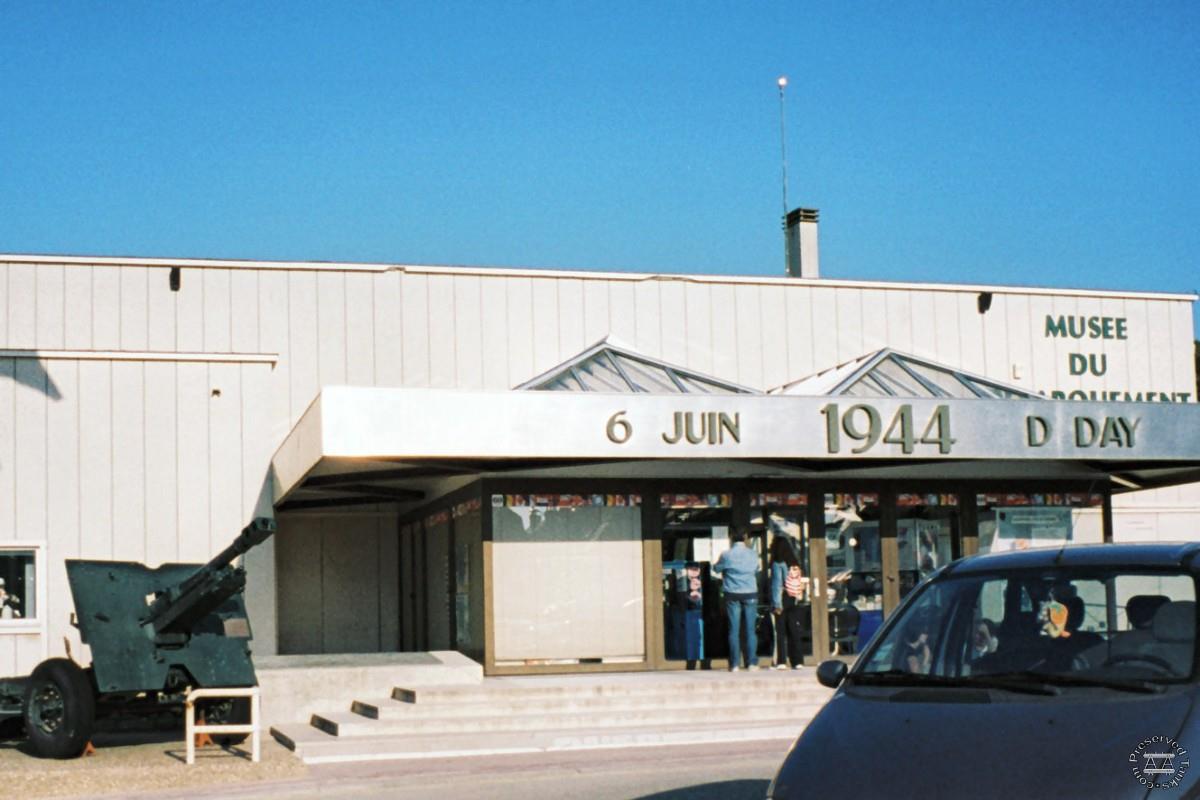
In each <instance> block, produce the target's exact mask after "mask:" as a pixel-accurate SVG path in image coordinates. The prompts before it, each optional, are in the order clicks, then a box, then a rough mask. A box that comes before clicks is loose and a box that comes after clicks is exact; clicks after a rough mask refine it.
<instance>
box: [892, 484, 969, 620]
mask: <svg viewBox="0 0 1200 800" xmlns="http://www.w3.org/2000/svg"><path fill="white" fill-rule="evenodd" d="M957 535H958V495H956V494H916V493H908V494H905V493H901V494H898V495H897V496H896V543H897V545H898V550H899V555H900V596H901V597H904V596H905V595H907V594H908V593H909V592H911V591H912V590H913V587H915V586H916V585H917V584H918V583H920V582H921V581H923V580H924V579H925V578H927V577H928V576H929V575H931V574H933V572H934V570H936V569H938V568H939V567H941V566H943V565H944V564H949V563H950V561H951V560H953V558H954V556H953V553H954V545H953V543H954V540H955V537H956V536H957Z"/></svg>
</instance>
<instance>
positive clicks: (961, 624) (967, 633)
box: [854, 567, 1197, 687]
mask: <svg viewBox="0 0 1200 800" xmlns="http://www.w3.org/2000/svg"><path fill="white" fill-rule="evenodd" d="M1196 624H1197V623H1196V582H1195V580H1194V579H1193V577H1192V576H1191V575H1190V574H1186V573H1183V572H1181V571H1175V572H1163V571H1137V570H1130V569H1113V568H1103V569H1096V568H1091V569H1083V568H1068V567H1061V568H1053V569H1037V570H1014V571H1011V572H997V573H990V574H963V575H957V576H956V575H951V576H948V577H946V578H944V579H942V580H935V581H933V582H931V583H928V584H926V585H925V586H924V587H922V588H921V590H920V593H919V594H918V595H917V596H916V597H914V598H913V599H912V602H910V603H909V604H907V605H906V606H905V607H904V609H903V610H902V611H901V616H900V617H899V618H898V619H896V620H894V621H893V623H892V624H891V625H889V627H888V629H887V631H886V633H885V634H884V636H883V638H882V639H881V640H880V641H879V642H878V643H876V645H875V646H874V647H873V648H872V650H871V651H870V653H868V655H867V657H866V659H865V661H864V662H863V663H862V664H861V665H860V667H859V669H857V670H855V672H854V677H855V678H856V679H858V680H860V681H861V682H869V681H870V680H872V679H876V680H885V679H888V678H891V679H901V680H904V681H906V682H910V681H911V682H925V681H927V682H929V683H942V684H945V683H947V682H951V681H952V682H965V683H969V682H972V681H981V682H983V681H986V680H988V679H998V678H1013V677H1022V678H1026V679H1029V678H1033V679H1038V680H1045V681H1047V682H1050V683H1055V684H1074V685H1088V684H1096V685H1112V686H1114V687H1119V686H1120V685H1121V684H1122V682H1124V684H1126V685H1128V686H1135V685H1146V684H1147V683H1148V682H1149V683H1151V684H1153V683H1159V682H1171V681H1179V680H1183V679H1186V678H1187V677H1188V676H1190V675H1191V674H1192V669H1193V664H1194V660H1195V659H1194V656H1195V653H1194V650H1195V639H1196Z"/></svg>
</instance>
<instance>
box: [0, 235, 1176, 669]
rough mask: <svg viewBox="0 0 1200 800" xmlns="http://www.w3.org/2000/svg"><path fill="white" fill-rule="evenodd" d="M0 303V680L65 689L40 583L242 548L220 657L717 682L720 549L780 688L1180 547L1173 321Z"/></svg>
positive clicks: (811, 275) (295, 281) (237, 289)
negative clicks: (1033, 581)
mask: <svg viewBox="0 0 1200 800" xmlns="http://www.w3.org/2000/svg"><path fill="white" fill-rule="evenodd" d="M813 221H814V224H815V215H814V217H813ZM813 232H814V234H815V229H814V231H813ZM813 255H814V257H815V250H814V252H813ZM0 269H2V270H3V273H4V279H3V280H2V281H0V315H3V316H2V320H0V335H2V336H4V342H3V345H2V348H0V498H3V502H0V579H3V581H4V586H3V587H0V588H2V590H3V591H4V592H5V593H6V594H7V596H8V598H9V600H8V601H2V600H0V675H19V674H25V673H28V672H29V671H30V670H31V669H32V668H33V666H34V665H35V664H36V663H37V662H39V661H40V660H42V659H43V658H46V657H49V656H54V655H60V654H62V653H63V650H64V647H65V646H66V643H70V646H71V648H72V650H73V652H74V654H75V656H76V658H78V659H80V660H81V661H83V660H85V659H86V658H87V653H86V648H85V647H83V646H82V645H81V644H80V642H79V640H78V635H77V632H76V631H75V629H74V628H73V627H72V626H71V625H70V614H71V611H72V603H71V597H70V592H69V589H68V586H67V581H66V572H65V568H64V562H65V560H66V559H70V558H113V559H119V560H129V561H145V562H148V563H150V564H160V563H165V562H176V561H183V562H200V561H204V560H207V559H208V558H209V557H211V556H212V555H213V554H215V553H216V552H218V551H219V550H220V549H221V548H222V547H223V546H224V545H225V544H226V543H227V542H228V541H229V540H231V539H232V538H233V537H234V536H235V535H236V534H237V532H238V531H239V530H240V529H241V527H242V525H243V524H245V522H246V521H247V520H248V519H249V518H250V517H252V516H254V515H256V514H268V515H273V516H275V518H276V520H277V523H278V533H277V534H276V536H275V537H274V538H273V539H272V540H270V541H269V542H268V543H267V544H265V545H263V546H261V547H259V548H257V549H256V550H254V551H252V552H251V553H250V554H248V555H247V556H246V559H245V562H246V566H247V569H248V571H249V574H250V579H249V580H250V583H249V586H248V589H247V602H248V606H249V608H250V614H251V623H252V627H253V632H254V636H255V643H254V650H255V652H256V653H268V654H310V653H360V652H393V651H427V650H458V651H461V652H463V653H465V654H467V655H469V656H470V657H472V658H474V659H477V660H478V661H480V662H481V663H482V664H483V665H484V669H485V671H486V672H487V673H489V674H506V673H528V672H547V671H571V672H574V671H592V670H637V669H677V668H684V667H685V666H688V665H689V664H690V665H691V666H696V665H697V662H699V664H701V665H705V666H708V665H721V664H723V663H724V662H723V659H724V658H725V656H726V653H725V651H724V649H723V648H724V645H723V638H724V637H723V634H722V633H721V628H720V626H721V624H722V617H723V614H722V612H721V610H720V603H721V599H720V589H719V585H720V584H719V581H718V580H717V579H716V577H715V576H714V575H713V574H712V572H711V569H710V568H711V565H712V563H713V562H714V561H715V560H716V559H717V558H718V557H719V555H720V553H721V552H722V551H723V550H724V549H725V548H726V547H727V546H728V539H727V535H728V532H729V531H730V529H731V528H733V527H735V526H736V527H743V528H745V529H746V530H748V531H749V533H750V542H751V544H752V546H753V547H755V548H756V550H757V552H758V553H759V554H760V557H761V558H762V559H763V565H764V567H765V566H766V557H767V556H766V554H767V550H768V548H769V544H770V541H771V539H772V537H775V536H780V537H785V540H786V541H787V542H788V543H789V546H790V547H791V548H792V551H793V553H794V554H795V556H796V558H797V559H798V560H799V561H800V562H801V564H802V568H803V570H804V573H805V576H806V577H808V578H809V581H810V584H809V585H810V586H811V587H812V591H811V593H810V598H809V611H810V614H811V633H812V638H811V642H810V643H809V645H808V646H809V650H810V657H811V659H812V660H819V659H820V658H822V657H824V656H825V655H826V654H831V653H841V654H850V653H853V652H854V651H855V650H856V649H858V648H859V647H861V645H862V644H863V643H864V642H865V641H866V639H867V638H869V636H870V634H871V632H872V631H873V630H874V629H875V628H876V627H877V626H878V625H879V623H880V621H881V620H882V619H883V617H884V616H885V615H886V614H887V613H889V612H890V611H891V610H892V609H894V608H895V607H896V606H897V604H898V603H900V602H901V600H902V599H903V597H904V595H905V594H906V593H907V592H908V591H909V590H911V588H912V587H913V586H914V585H915V584H916V583H917V582H918V581H919V580H920V579H921V578H922V577H923V576H924V575H926V574H928V573H929V572H930V571H932V570H934V569H936V568H937V567H938V566H940V565H942V564H944V563H946V562H948V561H949V560H951V559H954V558H957V557H959V556H961V555H965V554H970V553H974V552H979V551H987V550H998V549H1013V548H1023V547H1031V546H1039V545H1044V544H1053V543H1056V542H1081V541H1096V542H1099V541H1111V540H1130V539H1134V540H1153V539H1195V538H1196V537H1197V535H1198V533H1197V532H1198V531H1200V492H1198V491H1197V489H1196V486H1197V484H1196V483H1195V482H1196V481H1200V409H1198V407H1197V406H1196V404H1195V399H1196V391H1197V388H1196V387H1197V380H1196V370H1195V365H1194V363H1195V362H1194V349H1193V348H1194V343H1193V330H1194V329H1193V317H1192V313H1193V304H1194V302H1195V300H1196V297H1195V296H1194V295H1190V294H1170V293H1145V292H1142V293H1135V292H1117V291H1091V290H1058V289H1040V288H1025V287H1006V286H975V285H940V284H915V283H900V282H897V283H883V282H866V281H848V280H841V279H826V278H820V277H818V276H817V271H816V269H815V263H813V260H810V263H809V266H808V268H807V269H806V270H804V271H802V272H801V273H800V274H801V275H802V276H797V277H780V278H759V277H733V276H716V275H674V274H670V275H650V274H633V273H605V272H584V271H551V270H531V269H486V268H471V267H429V266H416V265H394V264H341V263H324V262H312V263H307V262H264V261H233V260H198V259H147V258H107V257H105V258H95V257H86V256H79V257H75V256H71V257H67V256H27V255H7V256H0ZM764 591H765V590H764ZM764 599H765V596H764ZM4 608H8V609H9V610H8V611H7V612H4V611H3V609H4ZM760 647H761V648H762V649H761V651H760V652H762V653H763V654H764V656H765V655H766V654H767V653H768V652H769V647H770V642H769V638H768V639H767V640H766V641H765V642H763V643H762V644H761V645H760Z"/></svg>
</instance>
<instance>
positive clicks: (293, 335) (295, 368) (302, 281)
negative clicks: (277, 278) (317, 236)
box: [287, 272, 321, 428]
mask: <svg viewBox="0 0 1200 800" xmlns="http://www.w3.org/2000/svg"><path fill="white" fill-rule="evenodd" d="M319 328H320V324H319V322H318V317H317V276H316V274H315V273H313V272H292V273H289V274H288V350H287V355H288V365H289V375H288V382H289V386H290V390H289V394H290V395H291V414H290V417H291V419H290V421H289V422H288V427H289V428H290V427H291V426H292V424H294V423H295V421H296V420H297V419H299V418H300V415H301V414H303V413H304V410H305V409H306V408H308V407H309V405H311V404H312V401H313V399H314V398H315V397H316V396H317V391H318V390H319V389H320V388H321V380H320V375H319V372H318V370H319V368H320V367H319V365H320V359H319V357H318V356H317V339H318V330H319Z"/></svg>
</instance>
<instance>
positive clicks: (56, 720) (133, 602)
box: [0, 517, 275, 758]
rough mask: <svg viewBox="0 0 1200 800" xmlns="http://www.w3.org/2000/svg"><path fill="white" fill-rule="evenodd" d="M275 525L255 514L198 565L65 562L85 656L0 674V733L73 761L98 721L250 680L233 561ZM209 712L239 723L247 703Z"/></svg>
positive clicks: (166, 706) (240, 583) (238, 574)
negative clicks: (82, 660)
mask: <svg viewBox="0 0 1200 800" xmlns="http://www.w3.org/2000/svg"><path fill="white" fill-rule="evenodd" d="M274 532H275V523H274V521H273V520H270V519H266V518H261V517H260V518H257V519H255V520H253V521H252V522H251V523H250V524H249V525H247V526H246V527H245V528H244V529H243V530H242V532H241V534H240V535H239V536H238V537H237V539H235V540H234V542H233V543H232V544H231V545H229V546H228V547H226V548H225V549H224V550H222V551H221V552H220V553H219V554H217V556H216V557H215V558H213V559H212V560H211V561H209V562H208V563H207V564H203V565H201V564H163V565H162V566H160V567H158V568H157V569H151V568H149V567H147V566H146V565H145V564H138V563H135V562H129V561H85V560H74V559H71V560H68V561H67V562H66V567H67V580H68V582H69V584H70V586H71V596H72V598H73V600H74V603H75V614H74V615H73V620H72V622H73V624H74V625H75V626H76V627H78V628H79V632H80V638H81V639H82V641H83V643H84V644H86V645H88V646H89V647H91V650H92V663H91V665H90V666H89V667H87V668H84V667H81V666H80V665H78V664H77V663H75V661H73V660H71V659H70V658H51V659H47V660H46V661H43V662H42V663H40V664H38V665H37V667H36V668H35V669H34V670H33V673H32V674H31V675H29V676H26V677H18V678H0V734H3V733H5V732H8V733H10V734H11V733H14V732H19V730H20V729H21V728H23V730H24V735H25V736H26V737H27V738H28V740H29V743H30V745H31V746H32V748H33V750H34V752H35V753H37V754H38V755H39V756H42V757H46V758H74V757H75V756H78V755H79V754H80V753H82V752H83V750H84V748H85V747H86V746H87V744H88V742H89V741H90V740H91V738H92V733H93V732H94V730H95V727H96V723H97V721H98V720H103V719H105V718H109V717H113V716H118V715H151V714H158V713H161V712H163V711H165V710H176V711H178V710H180V709H181V708H182V705H183V701H184V698H185V697H186V695H187V693H188V691H190V690H191V689H195V688H201V687H221V688H228V687H250V686H256V685H257V683H258V681H257V678H256V677H255V674H254V664H253V662H252V661H251V658H250V653H251V651H250V646H249V645H250V640H251V634H250V623H249V620H248V619H247V616H246V605H245V601H244V599H243V597H242V592H243V590H244V589H245V587H246V571H245V569H244V568H242V567H241V566H236V565H234V560H235V559H237V558H238V557H239V556H241V555H243V554H245V553H246V552H247V551H249V550H250V549H251V548H253V547H255V546H257V545H259V544H261V543H262V542H264V541H266V540H267V539H268V538H269V537H270V536H271V534H273V533H274ZM208 717H209V721H210V722H224V723H240V722H244V721H246V720H247V719H248V706H247V705H246V704H244V703H241V702H236V701H225V702H223V703H216V704H214V705H212V706H211V707H210V708H209V710H208ZM0 738H2V736H0ZM243 738H244V737H243Z"/></svg>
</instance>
